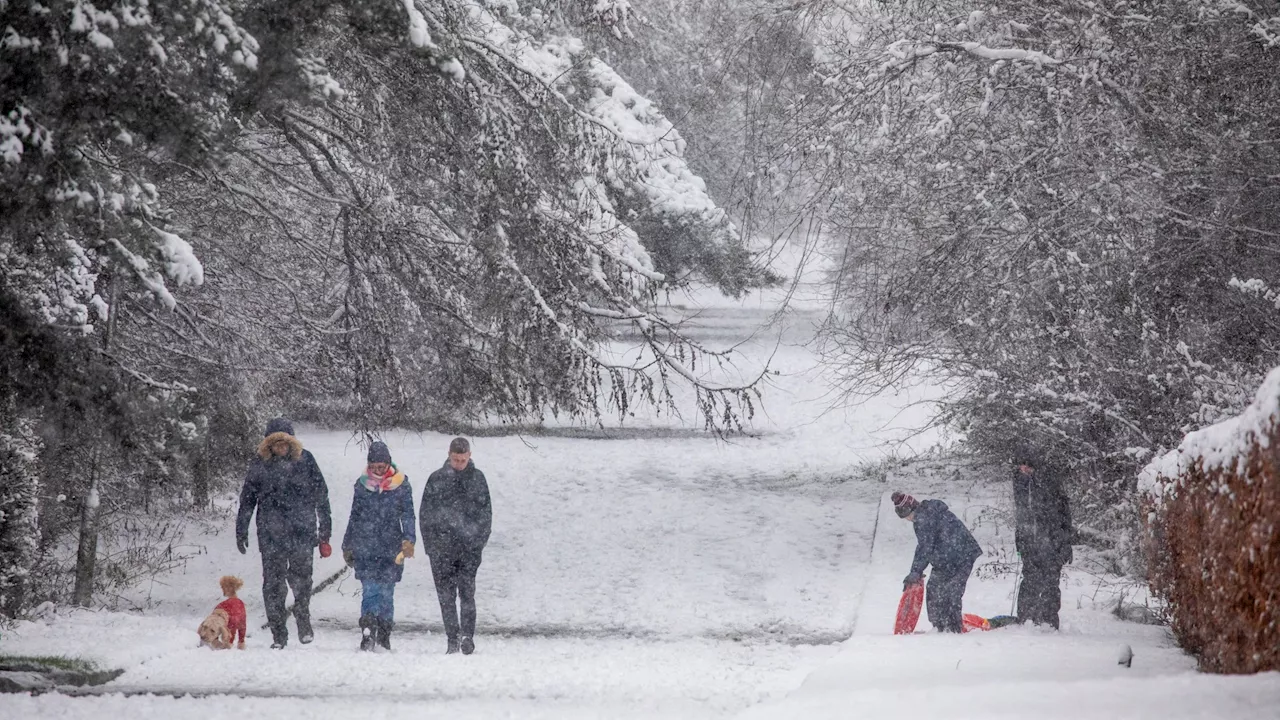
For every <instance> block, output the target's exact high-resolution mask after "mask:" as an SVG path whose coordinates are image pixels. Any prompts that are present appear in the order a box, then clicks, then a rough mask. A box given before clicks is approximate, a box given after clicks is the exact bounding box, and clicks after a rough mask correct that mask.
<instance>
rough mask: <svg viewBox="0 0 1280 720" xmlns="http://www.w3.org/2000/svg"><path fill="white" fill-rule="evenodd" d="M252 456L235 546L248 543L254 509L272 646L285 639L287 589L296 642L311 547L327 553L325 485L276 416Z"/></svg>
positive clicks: (306, 614)
mask: <svg viewBox="0 0 1280 720" xmlns="http://www.w3.org/2000/svg"><path fill="white" fill-rule="evenodd" d="M265 435H266V437H264V438H263V440H262V442H261V443H260V444H259V445H258V456H257V457H256V458H254V459H253V461H252V462H251V463H249V470H248V472H247V473H246V474H245V478H244V486H243V487H242V488H241V489H240V511H239V513H238V514H237V515H236V547H237V548H238V549H239V550H240V552H241V553H242V554H243V553H244V552H246V551H247V550H248V547H249V518H251V517H253V513H254V510H257V513H258V520H257V525H258V550H259V552H261V553H262V602H263V605H265V606H266V611H267V624H268V625H269V626H270V628H271V637H272V643H271V647H273V648H277V649H279V648H283V647H284V646H285V645H287V644H288V642H289V630H288V628H287V627H286V626H285V620H286V619H287V617H288V611H287V610H286V609H285V598H286V596H287V595H288V592H289V590H290V589H292V590H293V616H294V618H295V619H296V620H297V622H298V640H299V642H301V643H303V644H304V645H305V644H306V643H309V642H311V640H312V638H313V637H314V635H313V633H312V631H311V572H312V553H313V552H314V551H315V548H316V547H317V546H318V547H319V548H320V554H321V556H322V557H328V556H329V552H330V551H329V534H330V530H331V527H332V525H331V523H332V519H331V518H330V515H329V488H328V486H326V485H325V483H324V475H323V474H321V472H320V466H319V465H317V464H316V459H315V458H314V457H312V455H311V453H310V452H308V451H307V450H304V449H303V448H302V443H301V442H299V441H298V439H297V438H296V437H294V436H293V426H292V425H291V424H289V422H288V421H287V420H284V419H282V418H276V419H274V420H272V421H271V422H269V423H267V431H266V433H265Z"/></svg>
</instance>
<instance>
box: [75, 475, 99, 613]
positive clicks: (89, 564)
mask: <svg viewBox="0 0 1280 720" xmlns="http://www.w3.org/2000/svg"><path fill="white" fill-rule="evenodd" d="M90 472H91V475H90V481H89V492H88V493H86V494H85V497H84V504H83V505H82V506H81V515H80V547H79V550H78V551H77V552H76V588H75V597H74V600H75V604H76V605H79V606H80V607H89V605H90V604H91V603H92V602H93V573H94V568H95V567H96V565H97V561H98V514H99V509H100V506H101V499H100V498H99V496H98V476H99V473H98V462H97V459H96V458H95V459H94V462H93V467H92V470H91V471H90Z"/></svg>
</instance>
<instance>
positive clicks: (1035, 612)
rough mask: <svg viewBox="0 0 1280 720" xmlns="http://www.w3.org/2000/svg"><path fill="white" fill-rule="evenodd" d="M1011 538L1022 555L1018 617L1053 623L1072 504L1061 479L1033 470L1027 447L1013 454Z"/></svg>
mask: <svg viewBox="0 0 1280 720" xmlns="http://www.w3.org/2000/svg"><path fill="white" fill-rule="evenodd" d="M1014 463H1015V464H1016V465H1017V469H1016V470H1015V471H1014V473H1013V503H1014V514H1015V519H1016V524H1015V529H1014V536H1013V537H1014V544H1015V546H1016V547H1017V550H1018V555H1019V556H1020V557H1021V558H1022V585H1020V586H1019V587H1018V620H1019V621H1020V622H1032V623H1035V624H1037V625H1051V626H1053V627H1054V628H1055V629H1056V628H1057V627H1058V611H1059V610H1060V609H1061V607H1062V588H1061V586H1060V582H1061V578H1062V566H1063V565H1066V564H1067V563H1069V562H1071V560H1072V550H1071V541H1072V538H1073V536H1074V532H1073V531H1072V529H1071V506H1070V503H1069V502H1068V501H1067V494H1066V492H1065V491H1063V489H1062V484H1061V483H1059V482H1058V481H1057V479H1056V478H1054V477H1053V476H1052V475H1050V474H1047V473H1041V472H1038V471H1037V470H1036V461H1035V459H1034V458H1033V457H1032V456H1031V455H1030V454H1028V453H1022V454H1021V455H1020V456H1019V457H1017V458H1015V459H1014Z"/></svg>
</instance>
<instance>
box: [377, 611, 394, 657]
mask: <svg viewBox="0 0 1280 720" xmlns="http://www.w3.org/2000/svg"><path fill="white" fill-rule="evenodd" d="M378 646H379V647H381V648H382V649H383V650H390V649H391V621H390V620H383V619H381V618H379V619H378Z"/></svg>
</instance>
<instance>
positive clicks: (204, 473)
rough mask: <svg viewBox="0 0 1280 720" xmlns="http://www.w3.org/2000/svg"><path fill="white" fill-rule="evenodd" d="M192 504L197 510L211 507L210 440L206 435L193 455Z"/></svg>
mask: <svg viewBox="0 0 1280 720" xmlns="http://www.w3.org/2000/svg"><path fill="white" fill-rule="evenodd" d="M191 503H192V505H194V506H195V507H197V508H200V509H202V510H203V509H205V508H207V507H209V438H208V436H207V435H206V436H205V437H204V438H202V439H201V440H200V443H199V445H197V446H196V449H195V452H193V453H192V454H191Z"/></svg>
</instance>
